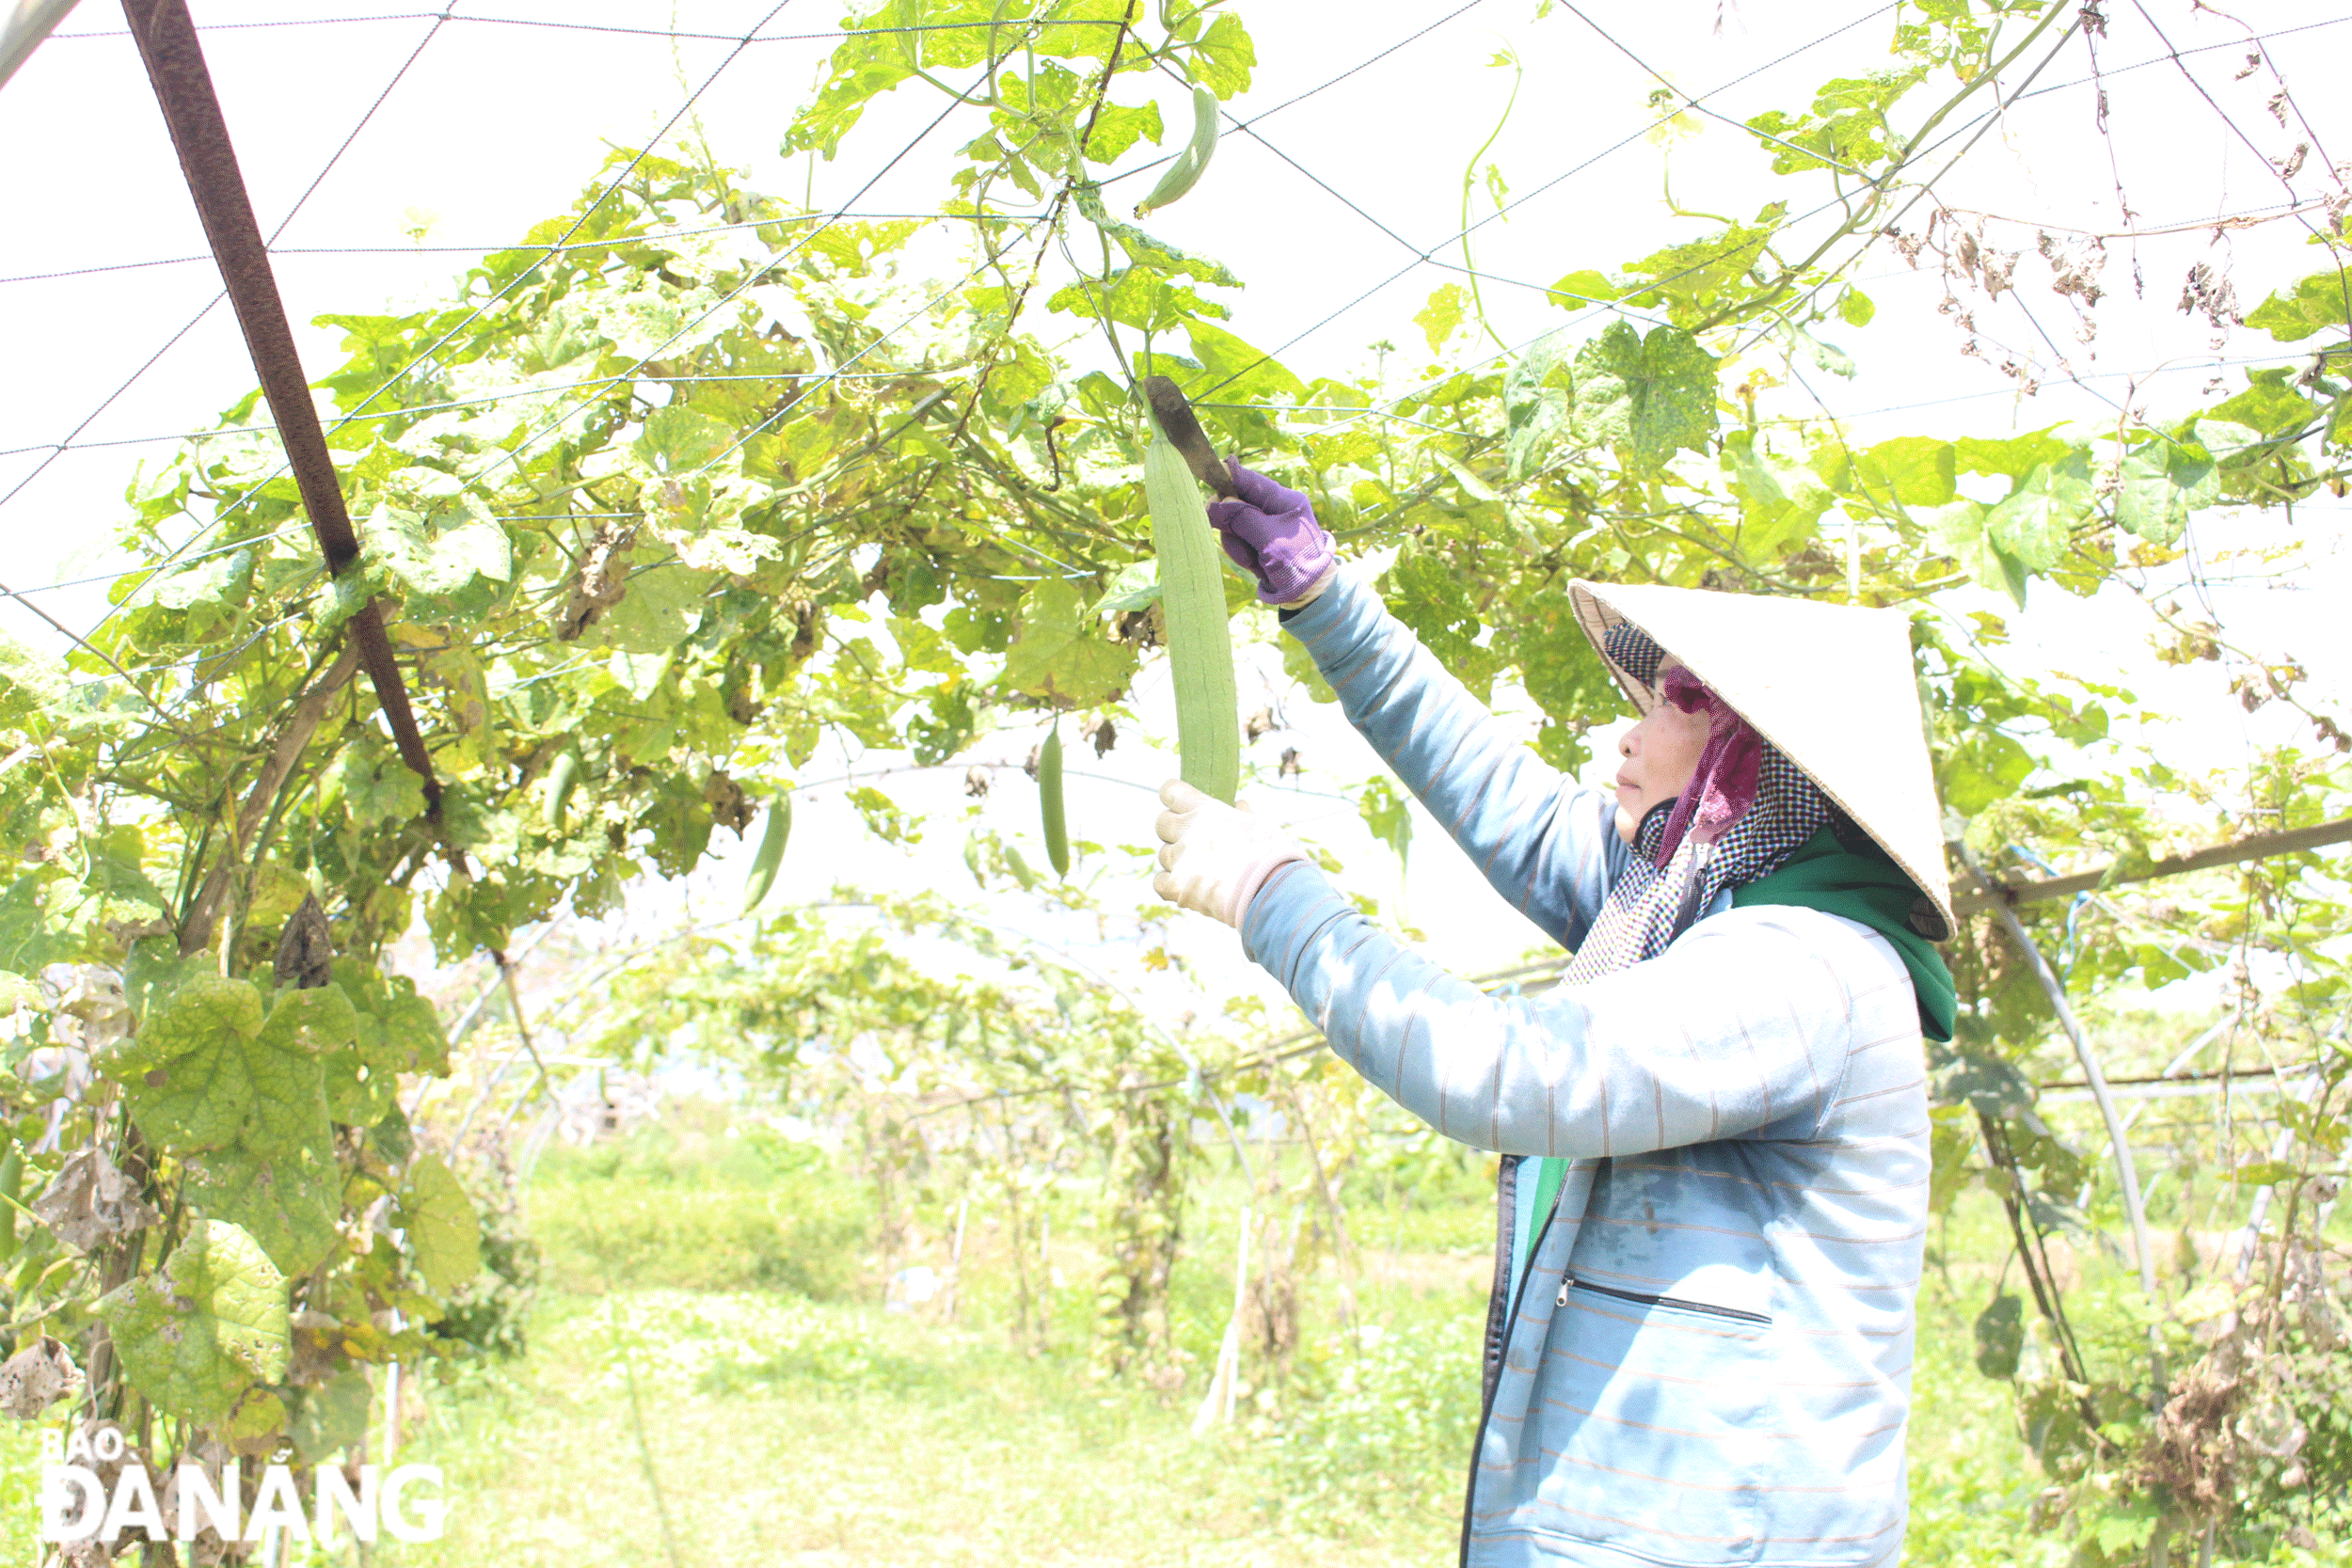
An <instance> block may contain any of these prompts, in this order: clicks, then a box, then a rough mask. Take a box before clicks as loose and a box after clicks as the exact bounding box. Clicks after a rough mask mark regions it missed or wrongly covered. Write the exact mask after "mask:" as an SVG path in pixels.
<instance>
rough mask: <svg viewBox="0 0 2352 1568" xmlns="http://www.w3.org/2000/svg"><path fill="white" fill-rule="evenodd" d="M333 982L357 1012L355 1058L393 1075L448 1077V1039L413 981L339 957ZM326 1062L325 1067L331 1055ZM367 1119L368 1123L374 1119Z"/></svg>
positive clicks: (355, 960)
mask: <svg viewBox="0 0 2352 1568" xmlns="http://www.w3.org/2000/svg"><path fill="white" fill-rule="evenodd" d="M335 983H336V984H337V985H338V986H341V987H342V990H343V994H344V995H346V996H348V997H350V998H351V999H352V1006H353V1007H354V1008H355V1009H357V1011H358V1029H357V1032H356V1034H355V1036H354V1038H353V1045H352V1049H353V1050H354V1051H355V1052H356V1053H358V1059H359V1060H361V1061H365V1062H370V1063H373V1062H377V1061H381V1062H384V1063H387V1064H389V1067H390V1069H391V1070H392V1071H393V1072H429V1073H431V1074H433V1075H434V1076H436V1077H446V1076H447V1075H448V1073H449V1037H448V1036H447V1035H446V1034H445V1033H443V1032H442V1029H441V1018H440V1015H439V1014H438V1013H437V1012H435V1011H434V1010H433V1004H432V1003H430V1002H428V1001H426V1000H425V999H424V998H423V997H421V996H420V995H418V994H417V984H416V982H415V981H414V980H411V979H409V978H408V976H406V975H405V974H383V973H381V972H379V971H378V970H376V969H374V968H373V967H372V966H371V965H368V964H366V963H363V962H361V961H360V960H359V959H358V958H337V959H336V960H335ZM327 1060H328V1061H329V1062H330V1063H331V1062H332V1061H333V1060H334V1057H333V1056H332V1055H330V1056H329V1057H328V1058H327ZM367 1119H368V1120H369V1121H370V1122H371V1123H373V1121H374V1120H375V1119H376V1118H374V1117H369V1118H367ZM350 1125H353V1126H357V1125H358V1123H357V1122H353V1123H350Z"/></svg>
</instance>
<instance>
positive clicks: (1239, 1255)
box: [1192, 1204, 1249, 1437]
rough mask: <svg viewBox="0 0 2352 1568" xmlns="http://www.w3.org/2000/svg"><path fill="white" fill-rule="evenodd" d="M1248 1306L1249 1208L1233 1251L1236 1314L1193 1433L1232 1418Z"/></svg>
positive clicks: (1195, 1418)
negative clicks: (1243, 1320) (1245, 1311)
mask: <svg viewBox="0 0 2352 1568" xmlns="http://www.w3.org/2000/svg"><path fill="white" fill-rule="evenodd" d="M1248 1303H1249V1206H1248V1204H1244V1205H1243V1206H1242V1211H1241V1236H1240V1239H1239V1240H1238V1242H1237V1243H1235V1246H1234V1252H1233V1315H1232V1318H1231V1319H1229V1320H1228V1321H1227V1323H1226V1324H1225V1338H1224V1339H1223V1340H1222V1341H1221V1342H1220V1343H1219V1344H1218V1346H1217V1352H1216V1370H1215V1371H1213V1372H1211V1373H1210V1374H1209V1391H1208V1392H1207V1393H1206V1394H1205V1395H1203V1396H1202V1397H1201V1401H1200V1409H1199V1410H1197V1411H1195V1412H1194V1413H1193V1418H1192V1434H1193V1435H1194V1436H1195V1437H1198V1436H1200V1435H1201V1434H1202V1433H1205V1432H1207V1431H1208V1430H1209V1428H1210V1427H1212V1426H1214V1425H1216V1422H1217V1421H1218V1419H1219V1418H1222V1419H1223V1420H1224V1421H1225V1422H1226V1423H1227V1424H1229V1425H1230V1424H1231V1423H1232V1419H1233V1402H1234V1399H1235V1397H1236V1390H1235V1385H1237V1384H1238V1383H1240V1381H1241V1314H1242V1308H1243V1307H1247V1306H1248Z"/></svg>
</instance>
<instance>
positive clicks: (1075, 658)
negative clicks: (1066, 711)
mask: <svg viewBox="0 0 2352 1568" xmlns="http://www.w3.org/2000/svg"><path fill="white" fill-rule="evenodd" d="M1082 604H1083V600H1082V599H1081V597H1080V595H1079V593H1078V588H1077V585H1076V584H1075V583H1073V582H1071V581H1070V580H1069V579H1067V578H1045V579H1044V580H1042V581H1041V582H1039V583H1037V584H1035V585H1034V586H1032V587H1031V588H1030V590H1029V592H1028V593H1027V594H1024V595H1023V596H1022V600H1021V638H1020V641H1017V642H1015V643H1014V644H1013V645H1012V647H1011V648H1010V649H1009V651H1008V652H1007V653H1006V655H1005V673H1004V682H1005V684H1006V685H1007V686H1008V687H1010V688H1011V689H1013V690H1015V691H1025V692H1029V693H1032V694H1034V695H1036V696H1041V697H1053V698H1057V699H1058V700H1060V701H1061V702H1063V703H1066V704H1069V705H1073V706H1085V705H1089V704H1092V703H1104V702H1108V701H1110V700H1111V699H1112V698H1114V697H1116V696H1117V695H1118V694H1119V693H1120V692H1121V691H1123V690H1125V689H1126V686H1127V679H1128V677H1129V676H1130V675H1132V674H1133V673H1135V668H1136V650H1135V648H1134V647H1133V646H1132V645H1130V644H1126V643H1120V642H1113V641H1110V640H1109V639H1107V638H1105V637H1104V636H1103V635H1102V633H1101V630H1100V628H1099V627H1098V626H1097V625H1096V624H1095V621H1094V618H1093V617H1092V616H1090V615H1088V614H1085V613H1083V611H1082V608H1081V607H1082Z"/></svg>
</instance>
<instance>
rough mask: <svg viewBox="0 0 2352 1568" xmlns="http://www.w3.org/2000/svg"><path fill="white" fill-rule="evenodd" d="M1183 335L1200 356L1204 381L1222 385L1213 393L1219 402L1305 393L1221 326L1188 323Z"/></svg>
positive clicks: (1276, 364) (1275, 363)
mask: <svg viewBox="0 0 2352 1568" xmlns="http://www.w3.org/2000/svg"><path fill="white" fill-rule="evenodd" d="M1184 333H1185V336H1187V337H1188V338H1190V339H1191V340H1192V352H1193V353H1194V354H1196V355H1198V356H1200V363H1201V365H1202V367H1203V368H1205V369H1206V371H1207V372H1208V374H1207V377H1206V379H1207V380H1208V381H1209V382H1210V383H1211V384H1212V385H1217V384H1222V385H1221V386H1220V388H1219V390H1218V393H1217V396H1218V398H1219V400H1220V401H1224V402H1231V403H1254V402H1257V401H1259V400H1261V399H1264V398H1273V397H1294V398H1295V397H1298V396H1300V395H1301V394H1303V393H1304V392H1305V391H1306V390H1307V384H1306V383H1305V382H1303V381H1301V380H1299V379H1298V377H1296V376H1295V375H1293V374H1292V373H1291V372H1289V371H1288V370H1287V369H1286V368H1284V366H1283V365H1282V363H1281V361H1280V360H1279V359H1276V358H1274V357H1272V356H1269V355H1268V354H1266V353H1265V352H1264V351H1263V349H1260V348H1258V347H1256V346H1255V345H1253V344H1250V343H1247V342H1244V341H1242V340H1241V339H1239V338H1236V337H1234V336H1233V335H1232V333H1231V332H1228V331H1226V330H1225V329H1224V328H1223V327H1221V326H1212V325H1209V324H1208V323H1207V322H1204V321H1188V322H1186V323H1185V324H1184ZM1178 379H1180V380H1181V379H1183V378H1182V377H1179V378H1178Z"/></svg>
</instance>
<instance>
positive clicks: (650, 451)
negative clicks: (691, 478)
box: [632, 403, 735, 474]
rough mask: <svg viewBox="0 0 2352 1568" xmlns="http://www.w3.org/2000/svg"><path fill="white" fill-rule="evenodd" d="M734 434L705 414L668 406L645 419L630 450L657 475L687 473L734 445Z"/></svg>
mask: <svg viewBox="0 0 2352 1568" xmlns="http://www.w3.org/2000/svg"><path fill="white" fill-rule="evenodd" d="M734 441H735V432H734V430H732V429H731V428H729V427H728V426H726V425H724V424H722V423H720V422H719V421H718V420H714V419H712V418H710V417H709V416H708V415H707V414H700V413H697V412H695V411H694V410H693V409H691V408H690V407H687V406H686V405H685V404H675V403H674V404H668V405H667V406H665V407H661V408H657V409H655V410H654V411H653V412H652V413H651V414H648V415H647V416H645V427H644V432H643V434H641V435H640V436H638V437H637V440H636V443H635V445H634V447H633V448H632V450H633V451H635V452H636V453H637V455H638V456H640V457H642V458H644V460H645V463H646V465H647V466H648V467H651V468H652V469H653V470H654V472H656V473H660V474H684V473H691V472H693V471H694V470H696V469H698V468H700V467H702V466H703V465H704V464H706V463H708V462H709V461H711V459H713V458H715V457H717V456H718V455H719V454H720V453H721V452H723V451H726V450H727V448H728V447H729V446H731V445H733V444H734Z"/></svg>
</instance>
